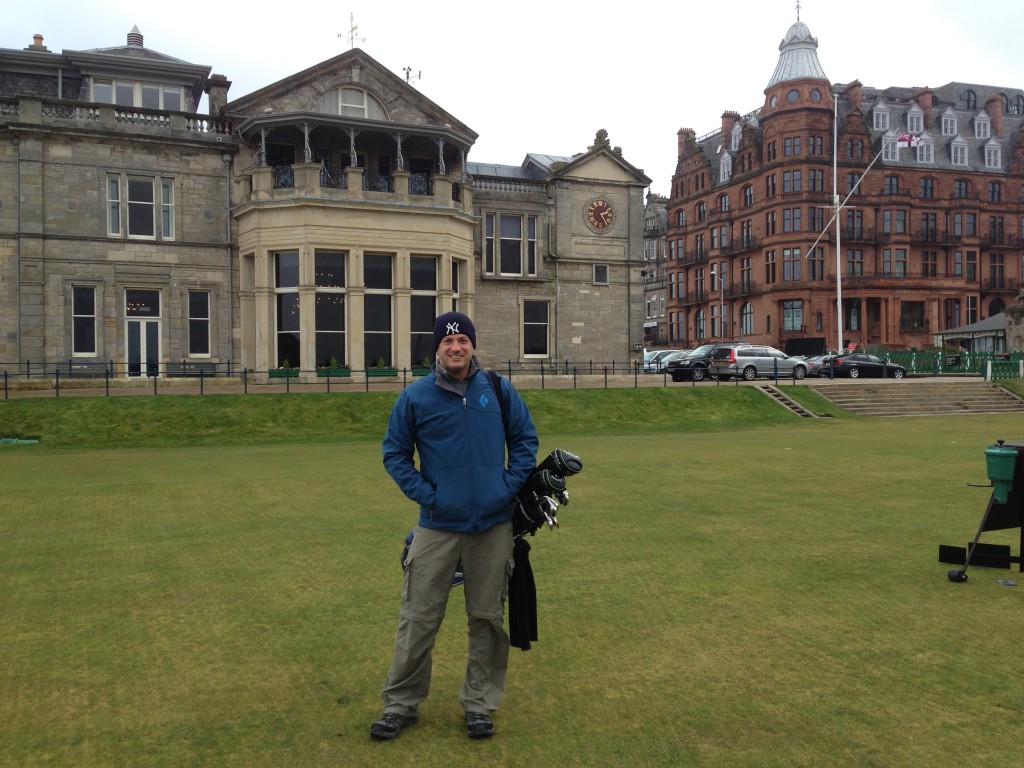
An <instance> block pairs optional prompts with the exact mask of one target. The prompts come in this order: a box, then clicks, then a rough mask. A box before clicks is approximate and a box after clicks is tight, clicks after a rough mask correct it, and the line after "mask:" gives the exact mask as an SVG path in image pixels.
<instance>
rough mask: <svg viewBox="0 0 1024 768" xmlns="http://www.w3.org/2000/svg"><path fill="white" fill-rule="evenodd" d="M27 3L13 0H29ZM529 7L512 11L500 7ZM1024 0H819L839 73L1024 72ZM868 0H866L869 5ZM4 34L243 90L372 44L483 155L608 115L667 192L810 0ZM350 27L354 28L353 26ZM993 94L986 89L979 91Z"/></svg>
mask: <svg viewBox="0 0 1024 768" xmlns="http://www.w3.org/2000/svg"><path fill="white" fill-rule="evenodd" d="M12 2H13V0H12ZM504 8H508V9H512V10H508V11H506V10H496V9H504ZM1019 8H1020V5H1019V2H1018V0H1014V1H1013V2H1011V0H987V2H984V3H979V4H978V5H976V6H974V5H972V4H970V3H966V4H965V3H962V2H960V1H959V0H915V2H913V3H898V2H892V0H885V1H884V2H883V1H882V0H861V2H859V3H856V4H854V5H849V4H846V3H843V4H840V3H838V2H836V1H835V0H802V2H801V6H800V20H801V21H803V22H804V23H805V24H807V26H808V27H809V28H810V30H811V34H813V35H814V36H815V37H816V38H817V39H818V58H819V60H820V62H821V65H822V67H823V68H824V70H825V74H826V75H827V76H828V78H829V80H831V81H832V82H833V83H847V82H850V81H851V80H854V79H859V80H860V81H861V82H862V83H863V84H864V85H866V86H870V87H876V88H884V87H887V86H892V85H896V86H908V87H909V86H915V87H920V86H931V87H937V86H940V85H944V84H945V83H948V82H951V81H954V80H955V81H961V82H970V83H975V84H984V85H996V86H1002V87H1004V88H1014V87H1015V88H1020V87H1024V43H1022V41H1024V14H1022V13H1021V12H1020V10H1019ZM854 9H855V10H854ZM4 15H5V18H4V24H3V32H2V33H0V47H3V48H15V49H17V48H24V47H26V46H28V45H30V44H31V42H32V35H33V34H36V33H39V34H41V35H43V37H44V44H45V45H46V46H47V47H48V48H49V49H50V50H51V51H58V52H59V51H62V50H86V49H91V48H106V47H111V46H117V45H123V44H124V43H125V40H126V36H127V34H128V32H129V31H130V30H131V28H132V26H133V25H137V26H138V28H139V31H140V32H141V33H142V34H143V36H144V38H145V46H146V47H147V48H150V49H152V50H155V51H159V52H160V53H164V54H167V55H170V56H174V57H176V58H179V59H183V60H185V61H189V62H191V63H194V64H203V65H208V66H210V67H211V68H212V71H213V72H214V73H219V74H223V75H225V76H226V77H227V78H228V79H229V80H230V81H231V82H232V87H231V90H230V92H229V94H228V98H229V100H231V99H237V98H239V97H241V96H244V95H246V94H248V93H251V92H252V91H255V90H257V89H259V88H262V87H263V86H266V85H269V84H271V83H274V82H276V81H278V80H281V79H284V78H286V77H289V76H290V75H292V74H294V73H296V72H299V71H301V70H303V69H306V68H307V67H311V66H313V65H315V64H318V63H320V62H322V61H325V60H327V59H330V58H332V57H334V56H336V55H338V54H339V53H342V52H343V51H346V50H348V49H349V47H350V41H349V39H348V34H349V28H350V26H351V23H350V15H351V16H352V17H354V22H355V24H356V26H357V27H358V30H357V32H356V35H355V37H356V38H357V39H356V40H355V46H356V47H358V48H362V49H363V50H364V51H365V52H366V53H367V54H369V55H370V56H371V57H372V58H374V59H376V60H377V61H378V62H380V63H381V64H382V65H383V66H385V67H387V68H389V69H390V70H391V71H393V72H394V73H395V74H396V75H398V76H400V77H403V78H404V77H405V72H404V70H405V68H406V67H411V68H412V71H413V72H412V74H413V75H414V76H415V75H416V74H417V73H420V74H421V77H420V78H419V79H416V80H413V81H412V84H413V85H414V87H416V88H417V89H418V90H420V91H421V92H422V93H423V94H424V95H426V96H427V97H428V98H429V99H431V100H432V101H434V102H435V103H437V104H439V105H440V106H442V107H443V108H445V109H446V110H448V112H450V113H451V114H452V115H454V116H455V117H456V118H458V119H459V120H461V121H462V122H464V123H466V124H467V125H468V126H469V127H470V128H472V129H473V130H474V131H476V132H477V133H478V134H479V135H480V137H479V139H477V142H476V144H475V145H474V147H473V149H472V151H471V152H470V155H469V159H470V160H471V161H476V162H488V163H504V164H509V165H518V164H519V163H521V162H522V160H523V158H524V157H525V155H526V153H527V152H538V153H542V154H550V155H566V156H571V155H573V154H576V153H578V152H583V151H585V150H586V149H587V147H588V146H589V145H590V144H592V143H593V139H594V134H595V133H596V131H597V130H598V129H600V128H604V129H606V130H607V131H608V138H609V140H610V141H611V144H612V146H618V147H621V148H622V153H623V157H624V158H625V159H626V160H627V161H629V162H630V163H632V164H633V165H635V166H636V167H638V168H641V169H642V170H643V171H644V172H645V173H646V174H647V175H648V176H649V177H650V178H651V179H652V184H651V190H652V191H654V192H657V193H659V194H665V195H667V194H668V192H669V190H670V182H671V178H672V173H673V171H674V170H675V162H676V133H677V132H678V130H679V129H680V128H683V127H686V128H692V129H694V130H695V131H696V132H697V134H698V135H702V134H705V133H708V132H710V131H713V130H715V129H716V128H718V127H720V125H721V115H722V112H723V111H725V110H735V111H737V112H740V113H741V114H744V113H747V112H749V111H751V110H753V109H756V108H757V107H759V106H761V104H762V103H763V101H764V88H765V86H766V85H767V84H768V80H769V78H771V75H772V73H773V72H774V70H775V64H776V62H777V61H778V57H779V48H778V46H779V43H780V42H781V40H782V38H783V37H784V36H785V34H786V31H787V30H788V29H789V27H790V26H791V25H792V24H793V23H794V22H795V21H796V18H797V9H796V2H795V0H732V2H697V3H691V2H683V1H678V0H677V1H675V2H667V1H665V0H647V1H646V2H642V1H641V2H621V1H619V2H611V1H610V0H590V1H589V2H570V1H569V0H547V1H546V2H539V1H538V0H520V2H517V3H514V4H506V5H496V4H490V3H482V2H475V1H474V2H469V1H468V0H449V1H448V2H444V1H443V0H442V1H441V2H409V0H392V1H391V2H387V1H385V0H347V2H345V1H344V0H343V1H342V2H338V1H337V0H331V2H327V1H326V0H303V1H302V2H296V3H284V4H262V3H231V2H228V3H223V2H209V1H208V0H203V1H202V2H200V1H199V0H177V2H175V3H173V4H171V5H168V4H166V3H140V2H138V0H99V2H96V3H83V2H81V0H47V1H46V2H33V3H29V2H19V3H17V5H16V7H15V9H14V10H13V11H12V9H8V12H7V13H6V14H4ZM339 34H340V35H341V36H340V37H339ZM979 95H981V94H979Z"/></svg>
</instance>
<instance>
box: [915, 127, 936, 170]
mask: <svg viewBox="0 0 1024 768" xmlns="http://www.w3.org/2000/svg"><path fill="white" fill-rule="evenodd" d="M926 135H927V134H926ZM917 162H919V163H934V162H935V142H934V141H932V140H931V139H930V138H925V136H922V137H921V138H919V139H918V141H917Z"/></svg>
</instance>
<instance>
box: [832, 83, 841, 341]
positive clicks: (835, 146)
mask: <svg viewBox="0 0 1024 768" xmlns="http://www.w3.org/2000/svg"><path fill="white" fill-rule="evenodd" d="M832 109H833V112H832V206H833V208H834V211H833V213H832V218H833V220H834V221H835V223H836V336H837V343H836V354H841V353H842V351H843V269H842V266H843V263H842V253H843V249H842V245H841V242H840V238H841V237H842V226H841V224H840V221H839V210H840V205H839V179H838V178H837V177H838V176H839V94H838V93H833V94H832Z"/></svg>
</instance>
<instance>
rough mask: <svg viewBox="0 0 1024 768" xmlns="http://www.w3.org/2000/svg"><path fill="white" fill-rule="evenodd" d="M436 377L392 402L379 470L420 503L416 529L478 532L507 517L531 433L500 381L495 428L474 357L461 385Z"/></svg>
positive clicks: (486, 381) (532, 457)
mask: <svg viewBox="0 0 1024 768" xmlns="http://www.w3.org/2000/svg"><path fill="white" fill-rule="evenodd" d="M442 377H443V374H442V373H439V372H438V371H437V369H436V368H435V372H434V373H430V374H427V375H426V376H424V377H422V378H419V379H416V380H415V381H414V382H413V383H412V384H411V385H410V386H409V387H407V388H406V389H405V390H403V391H402V393H401V394H400V395H399V396H398V399H397V400H396V401H395V404H394V406H393V407H392V409H391V417H390V418H389V419H388V429H387V433H386V434H385V435H384V444H383V452H384V468H385V469H386V470H387V472H388V474H389V475H391V477H392V478H393V479H394V481H395V482H396V483H397V484H398V487H399V488H400V489H401V490H402V492H403V493H404V494H405V495H406V496H408V497H409V498H410V499H412V500H413V501H415V502H416V503H417V504H419V505H420V519H419V524H420V525H421V526H423V527H424V528H436V529H439V530H443V531H456V532H459V533H475V532H478V531H485V530H487V529H488V528H490V527H492V526H494V525H497V524H498V523H502V522H505V521H507V520H510V519H511V517H512V513H511V508H510V503H511V502H512V499H513V498H514V497H515V495H516V494H517V493H518V492H519V490H520V488H522V486H523V483H524V482H526V479H527V477H529V475H530V472H531V471H532V470H533V468H534V466H535V465H536V459H537V448H538V446H539V442H538V440H537V430H536V428H535V427H534V425H533V419H531V418H530V411H529V409H528V408H527V407H526V403H524V402H523V400H522V398H521V397H520V396H519V393H518V392H516V391H515V389H514V388H513V387H512V385H511V384H509V382H508V380H506V379H504V378H503V379H501V388H502V389H503V390H504V391H505V392H504V394H505V402H506V405H507V410H508V422H507V424H508V426H507V428H505V427H504V426H503V422H502V418H501V405H500V403H499V402H498V397H499V395H497V394H496V393H495V392H494V389H493V388H492V387H491V381H490V378H489V377H488V375H487V374H486V373H485V372H483V371H481V370H480V369H479V366H478V365H477V364H476V359H475V358H474V360H473V366H472V369H471V372H470V375H469V376H467V377H466V379H465V381H464V382H457V381H456V380H454V379H451V378H449V377H443V378H442ZM457 389H461V390H462V391H463V392H464V394H459V393H458V392H457V391H454V390H457ZM506 446H507V448H508V464H507V466H506V463H505V458H506V453H505V450H506ZM414 452H416V453H418V454H419V467H418V468H417V466H416V463H415V461H414V459H413V453H414Z"/></svg>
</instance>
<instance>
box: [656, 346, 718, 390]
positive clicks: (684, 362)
mask: <svg viewBox="0 0 1024 768" xmlns="http://www.w3.org/2000/svg"><path fill="white" fill-rule="evenodd" d="M720 346H722V343H721V342H719V343H715V344H701V345H700V346H699V347H697V348H696V349H695V350H693V351H692V352H690V353H689V354H686V355H682V356H680V357H677V358H675V359H673V360H671V361H669V362H668V363H666V364H665V372H666V373H667V374H668V375H669V376H671V377H672V381H685V380H687V379H692V380H693V381H702V380H703V379H704V378H705V377H706V376H707V375H708V365H709V362H708V361H709V360H710V359H711V353H712V352H713V351H714V350H715V349H717V348H718V347H720Z"/></svg>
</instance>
